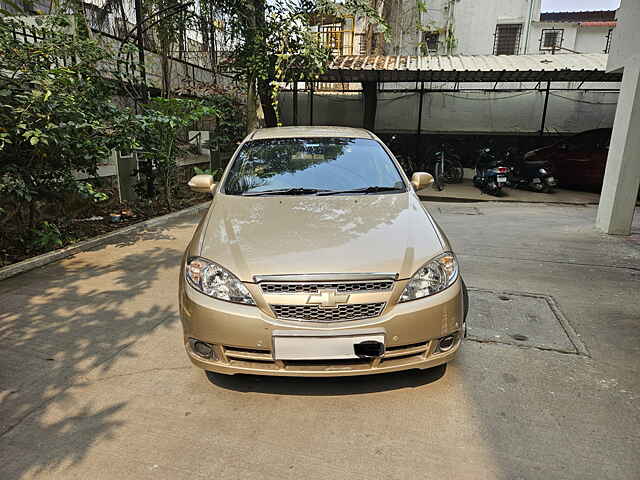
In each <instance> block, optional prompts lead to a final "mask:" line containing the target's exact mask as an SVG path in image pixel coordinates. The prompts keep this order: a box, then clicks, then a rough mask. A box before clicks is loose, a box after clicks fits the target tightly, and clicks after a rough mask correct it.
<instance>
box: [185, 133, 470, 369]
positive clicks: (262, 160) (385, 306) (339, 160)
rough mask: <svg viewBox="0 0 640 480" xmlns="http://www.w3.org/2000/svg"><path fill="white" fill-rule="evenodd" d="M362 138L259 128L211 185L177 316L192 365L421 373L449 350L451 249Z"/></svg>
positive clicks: (421, 181)
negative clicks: (209, 199)
mask: <svg viewBox="0 0 640 480" xmlns="http://www.w3.org/2000/svg"><path fill="white" fill-rule="evenodd" d="M432 181H433V179H432V178H431V175H429V174H428V173H414V174H413V176H412V179H411V180H409V179H408V178H407V177H406V176H405V174H404V173H403V172H402V169H401V168H400V166H399V165H398V162H397V161H396V160H395V158H394V157H393V155H392V154H391V152H390V151H389V150H388V149H387V148H386V146H385V145H384V144H383V143H382V142H381V141H380V140H379V139H378V138H377V137H376V136H375V135H373V134H372V133H371V132H368V131H366V130H361V129H352V128H342V127H285V128H272V129H261V130H257V131H255V132H253V133H251V134H250V135H249V136H247V138H246V139H245V140H244V141H243V142H242V143H241V144H240V146H239V147H238V149H237V151H236V152H235V154H234V156H233V158H232V159H231V161H230V162H229V165H228V166H227V168H226V170H225V172H224V173H223V174H222V177H221V180H220V182H219V183H217V184H216V183H214V181H213V178H212V177H211V176H209V175H197V176H195V177H194V178H192V179H191V181H190V182H189V185H190V186H191V188H192V189H194V190H196V191H200V192H211V193H212V194H213V201H212V203H211V206H210V208H209V210H208V212H207V214H206V215H205V216H204V217H203V219H202V220H201V222H200V224H199V225H198V227H197V229H196V231H195V234H194V236H193V239H192V240H191V242H190V244H189V246H188V247H187V250H186V252H185V255H184V259H183V265H182V269H181V272H180V283H179V298H180V317H181V320H182V325H183V331H184V345H185V348H186V350H187V354H188V356H189V358H190V360H191V361H192V362H193V364H194V365H196V366H197V367H200V368H202V369H205V370H209V371H213V372H219V373H225V374H236V373H249V374H260V375H293V376H341V375H361V374H372V373H382V372H391V371H398V370H406V369H425V368H430V367H434V366H436V365H440V364H443V363H446V362H448V361H450V360H452V359H453V358H454V356H455V355H456V353H457V352H458V350H459V348H460V345H461V342H462V339H463V337H464V332H465V329H466V325H465V317H466V311H467V301H466V298H467V297H466V289H465V287H464V283H463V281H462V279H461V276H460V271H459V267H458V262H457V260H456V257H455V255H454V253H453V252H452V250H451V246H450V245H449V242H448V240H447V238H446V236H445V235H444V234H443V233H442V231H441V230H440V228H439V227H438V225H437V224H436V223H435V221H434V220H433V219H432V218H431V216H430V215H429V213H428V212H427V211H426V210H425V208H424V207H423V205H422V204H421V202H420V200H419V198H418V196H417V195H416V193H415V190H419V189H422V188H424V187H426V186H428V185H429V184H430V183H431V182H432Z"/></svg>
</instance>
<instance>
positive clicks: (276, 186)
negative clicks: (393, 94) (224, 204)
mask: <svg viewBox="0 0 640 480" xmlns="http://www.w3.org/2000/svg"><path fill="white" fill-rule="evenodd" d="M224 191H225V193H227V194H229V195H260V194H261V193H262V194H265V195H266V194H270V193H271V194H279V195H310V194H318V193H322V194H325V195H326V194H333V193H335V194H339V193H362V194H370V193H382V192H392V193H393V192H404V191H405V186H404V182H403V181H402V177H401V176H400V173H399V172H398V170H397V168H396V166H395V164H394V163H393V161H392V160H391V158H390V157H389V155H387V152H386V151H385V150H384V149H383V148H382V146H381V145H380V144H379V143H378V142H377V141H375V140H369V139H364V138H276V139H265V140H254V141H251V142H248V143H246V144H245V145H244V146H243V147H242V150H240V152H239V153H238V155H237V157H236V159H235V161H234V163H233V166H232V167H231V170H230V171H229V174H228V176H227V180H226V182H225V186H224Z"/></svg>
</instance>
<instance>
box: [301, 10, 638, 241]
mask: <svg viewBox="0 0 640 480" xmlns="http://www.w3.org/2000/svg"><path fill="white" fill-rule="evenodd" d="M631 5H632V8H636V5H634V4H631ZM634 13H635V12H634ZM638 16H639V14H635V16H634V15H629V17H630V19H629V21H628V22H627V23H629V24H633V22H636V23H637V19H638ZM623 21H624V20H623ZM638 27H640V25H638V26H636V28H635V30H634V27H633V25H629V28H628V29H625V32H627V33H626V35H628V36H631V35H634V34H635V33H633V32H636V31H637V30H638ZM620 33H621V35H620V36H622V32H620ZM620 44H625V43H624V41H623V40H620ZM627 44H630V45H633V41H630V42H627ZM614 47H615V45H614ZM612 51H613V50H612ZM632 51H633V50H632ZM625 55H627V54H625ZM628 56H631V53H629V54H628ZM608 57H609V55H607V54H565V53H563V54H556V55H499V56H498V55H470V56H463V55H460V56H426V57H425V56H357V55H348V56H341V57H337V58H335V59H334V60H333V61H332V63H331V64H330V66H329V68H328V69H327V71H326V72H325V73H323V74H322V75H320V76H319V77H318V78H317V79H316V81H317V82H329V83H342V84H349V83H360V84H362V94H363V122H362V124H363V126H364V127H365V128H367V129H369V130H375V118H376V108H377V103H378V102H377V93H378V91H379V90H380V86H381V84H389V83H391V84H401V87H405V86H406V85H407V84H411V83H413V84H414V85H413V86H409V87H408V88H398V91H402V92H419V104H418V115H417V118H416V129H415V132H416V135H418V136H419V135H420V134H421V133H422V109H423V97H424V95H425V94H428V93H429V92H443V91H444V92H446V91H454V92H455V91H461V90H462V89H461V87H460V85H461V84H466V85H470V87H471V88H465V90H480V91H505V90H508V91H527V90H529V91H531V90H538V91H544V92H545V97H544V104H543V108H542V111H541V112H540V129H539V134H540V135H543V134H544V131H545V121H546V116H547V105H548V102H549V92H550V90H552V88H551V87H552V82H567V84H568V85H569V87H568V88H562V89H561V90H573V91H589V90H597V91H603V90H613V91H618V85H614V84H617V83H619V82H621V81H622V79H623V74H622V69H621V68H620V67H619V66H617V65H616V67H617V68H615V69H614V68H611V65H609V68H607V62H608V60H609V58H608ZM638 62H640V60H638ZM609 63H611V62H610V61H609ZM627 70H631V71H630V72H627V73H625V80H626V81H627V82H626V83H628V84H629V85H630V86H629V88H628V90H629V92H628V93H627V94H626V95H624V96H625V97H629V98H630V103H631V105H636V104H637V103H638V98H637V95H636V93H635V92H636V88H637V85H636V84H637V83H638V82H637V81H634V80H633V79H632V78H631V77H632V76H633V73H634V72H635V70H633V69H627ZM569 82H572V83H577V86H576V87H575V88H571V84H570V83H569ZM434 84H436V87H435V88H434ZM514 84H516V86H514ZM585 84H587V85H585ZM594 84H596V85H595V86H593V85H594ZM308 85H309V88H308V94H309V102H308V103H309V119H310V123H311V124H312V125H313V95H314V83H313V82H311V83H309V84H308ZM603 85H604V86H603ZM608 85H611V87H609V86H608ZM498 87H501V88H498ZM554 90H556V88H554ZM350 91H353V90H350ZM384 91H393V89H392V90H389V89H386V88H385V90H384ZM622 104H623V100H622V98H621V99H620V100H619V102H618V111H620V110H621V108H620V105H622ZM639 108H640V107H637V106H636V107H630V108H629V110H630V111H629V112H627V113H625V112H623V113H624V114H625V115H624V117H621V115H619V114H618V113H617V114H616V123H622V122H625V124H624V129H625V134H624V138H625V140H624V141H626V139H628V138H631V137H632V136H628V135H627V134H626V132H630V131H631V128H630V127H631V125H630V123H632V122H631V117H633V118H634V119H635V117H637V113H636V114H635V115H634V114H633V112H636V110H638V109H639ZM297 111H298V91H297V84H296V83H294V89H293V121H294V124H297ZM625 111H626V109H625ZM618 117H621V120H618ZM627 117H629V118H627ZM622 118H624V120H623V119H622ZM639 127H640V125H639ZM617 138H618V135H616V129H615V128H614V135H613V140H612V142H616V139H617ZM621 142H622V140H621ZM616 143H617V142H616ZM638 149H640V148H637V149H635V150H633V149H631V148H626V149H625V151H624V155H626V160H625V162H623V163H624V165H625V166H626V167H627V168H626V169H627V170H629V171H630V172H631V173H632V174H631V176H630V177H629V176H626V177H625V173H624V172H625V171H626V170H625V168H619V167H615V169H616V170H615V173H610V172H611V171H613V170H612V168H614V167H611V166H608V167H607V174H606V176H605V185H604V187H603V198H604V199H606V201H602V202H601V205H600V210H599V215H598V222H597V224H598V227H599V228H601V229H602V230H604V231H605V232H607V233H611V234H627V235H628V234H629V233H630V231H631V223H632V220H633V213H634V207H635V198H636V196H637V192H638V176H639V175H638V170H639V169H640V167H638V166H637V165H635V164H640V162H638V159H637V158H635V162H634V161H633V159H632V156H633V155H635V156H636V157H637V153H633V152H634V151H635V152H637V151H638ZM613 150H614V152H615V155H617V156H618V155H619V154H618V150H617V149H613ZM611 156H612V155H611V153H610V155H609V157H610V158H609V162H608V163H609V164H611ZM621 161H622V160H620V162H621ZM620 162H618V161H616V162H615V164H616V165H618V164H619V163H620ZM616 185H620V186H622V187H624V188H622V189H619V188H617V187H616ZM603 204H604V205H603Z"/></svg>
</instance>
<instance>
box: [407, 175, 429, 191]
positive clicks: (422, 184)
mask: <svg viewBox="0 0 640 480" xmlns="http://www.w3.org/2000/svg"><path fill="white" fill-rule="evenodd" d="M432 183H433V177H432V176H431V174H430V173H426V172H416V173H414V174H413V175H412V176H411V185H413V189H414V190H416V191H417V190H422V189H423V188H427V187H428V186H429V185H431V184H432Z"/></svg>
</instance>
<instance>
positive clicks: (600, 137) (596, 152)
mask: <svg viewBox="0 0 640 480" xmlns="http://www.w3.org/2000/svg"><path fill="white" fill-rule="evenodd" d="M610 140H611V129H610V128H598V129H596V130H587V131H586V132H582V133H578V134H577V135H574V136H573V137H570V138H568V139H566V140H562V141H561V142H558V143H555V144H553V145H549V146H547V147H542V148H537V149H536V150H531V151H530V152H527V153H526V154H525V156H524V158H525V159H526V160H543V161H547V162H549V163H550V164H551V167H552V169H553V175H554V177H555V178H556V180H557V181H558V184H559V185H560V186H561V187H570V188H578V189H581V190H597V191H600V189H601V188H602V180H603V178H604V169H605V166H606V164H607V155H608V153H609V141H610Z"/></svg>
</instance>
